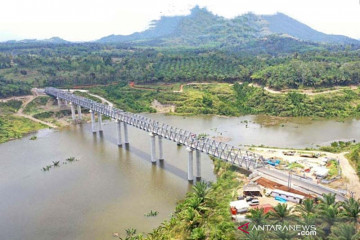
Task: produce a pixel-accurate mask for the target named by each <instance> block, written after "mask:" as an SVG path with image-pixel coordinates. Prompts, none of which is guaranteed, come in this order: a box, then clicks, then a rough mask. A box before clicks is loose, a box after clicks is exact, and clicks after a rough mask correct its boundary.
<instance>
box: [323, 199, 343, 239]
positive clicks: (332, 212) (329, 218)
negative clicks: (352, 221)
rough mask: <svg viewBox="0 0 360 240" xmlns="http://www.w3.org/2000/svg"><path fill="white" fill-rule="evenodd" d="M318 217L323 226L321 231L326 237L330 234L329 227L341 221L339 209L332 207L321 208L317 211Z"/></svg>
mask: <svg viewBox="0 0 360 240" xmlns="http://www.w3.org/2000/svg"><path fill="white" fill-rule="evenodd" d="M319 217H320V218H319V221H320V222H321V223H323V224H322V225H323V226H324V228H323V229H324V231H325V234H326V235H328V234H329V233H330V228H331V226H332V225H334V223H335V222H337V221H339V220H340V219H341V218H340V211H339V208H338V207H337V206H334V205H330V206H327V207H325V206H323V207H322V209H321V210H320V211H319Z"/></svg>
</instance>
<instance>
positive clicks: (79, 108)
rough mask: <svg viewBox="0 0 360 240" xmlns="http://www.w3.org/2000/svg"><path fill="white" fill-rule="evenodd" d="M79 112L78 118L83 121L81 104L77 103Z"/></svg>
mask: <svg viewBox="0 0 360 240" xmlns="http://www.w3.org/2000/svg"><path fill="white" fill-rule="evenodd" d="M77 113H78V118H79V120H80V121H81V120H82V114H81V106H80V105H77Z"/></svg>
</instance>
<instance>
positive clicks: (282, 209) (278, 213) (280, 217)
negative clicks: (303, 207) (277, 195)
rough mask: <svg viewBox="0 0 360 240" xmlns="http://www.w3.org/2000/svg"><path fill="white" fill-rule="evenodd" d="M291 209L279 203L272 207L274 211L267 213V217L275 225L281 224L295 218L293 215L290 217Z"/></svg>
mask: <svg viewBox="0 0 360 240" xmlns="http://www.w3.org/2000/svg"><path fill="white" fill-rule="evenodd" d="M291 210H292V208H291V207H289V208H288V205H287V204H285V203H284V204H281V203H279V204H278V205H276V206H275V207H274V211H271V212H269V216H270V219H271V220H274V221H275V223H279V222H281V223H283V222H284V221H285V220H291V219H293V218H295V216H294V215H291Z"/></svg>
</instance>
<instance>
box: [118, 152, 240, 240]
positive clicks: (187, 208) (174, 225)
mask: <svg viewBox="0 0 360 240" xmlns="http://www.w3.org/2000/svg"><path fill="white" fill-rule="evenodd" d="M213 163H214V173H215V174H216V176H217V180H216V182H213V183H205V182H197V183H196V184H195V185H194V186H193V187H192V191H190V192H188V193H187V194H186V197H185V198H184V199H183V200H181V201H179V203H178V204H177V206H176V210H175V212H174V213H173V214H172V216H171V218H170V220H168V221H164V222H163V223H162V224H161V226H159V227H157V228H155V229H154V230H153V231H152V232H151V233H148V234H146V235H144V234H136V230H135V229H129V230H127V231H126V234H127V236H126V237H127V238H125V239H139V240H140V239H148V240H150V239H237V237H239V236H240V235H239V234H240V233H239V231H238V230H237V229H236V226H237V225H236V223H234V222H233V221H232V218H231V214H230V211H229V203H230V201H233V200H234V199H236V197H237V192H238V191H239V190H240V189H242V186H243V183H244V181H245V180H246V176H245V175H243V174H241V173H240V172H239V171H238V169H237V168H236V167H234V166H232V165H230V164H228V163H225V162H223V161H220V160H218V159H213ZM117 235H118V233H115V236H117Z"/></svg>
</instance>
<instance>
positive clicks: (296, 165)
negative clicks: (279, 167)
mask: <svg viewBox="0 0 360 240" xmlns="http://www.w3.org/2000/svg"><path fill="white" fill-rule="evenodd" d="M288 168H289V169H294V168H304V166H303V165H301V164H300V163H297V162H293V163H290V164H289V165H288Z"/></svg>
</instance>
